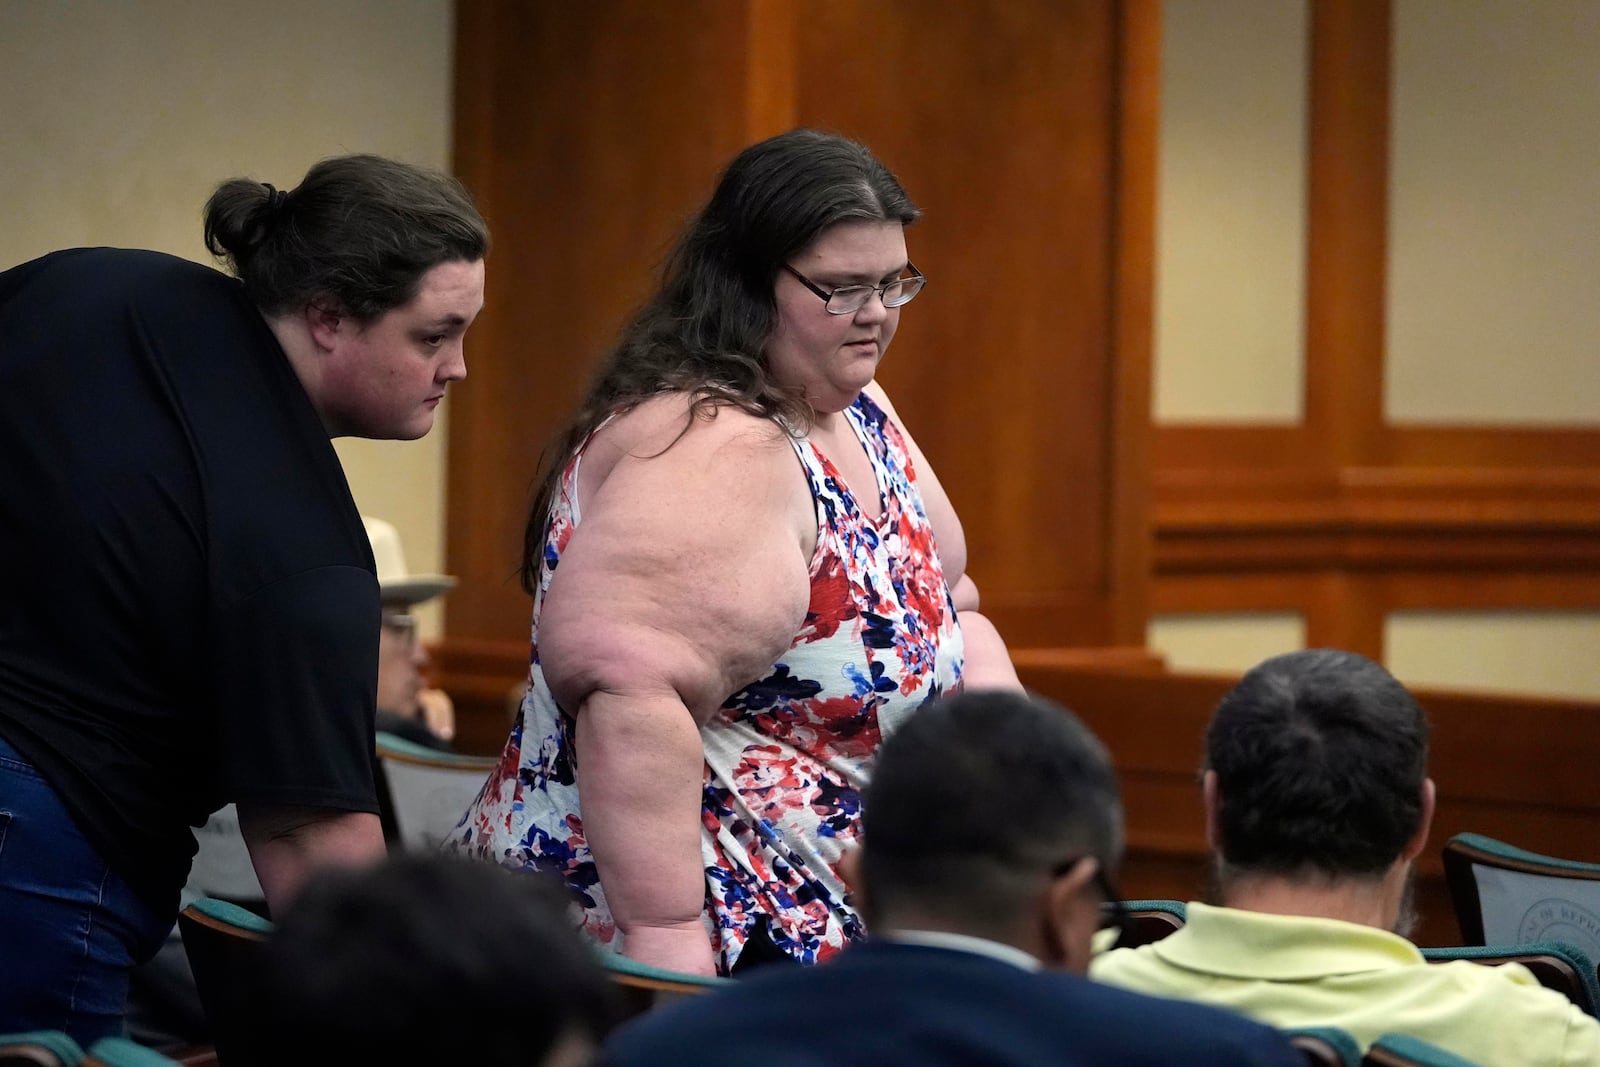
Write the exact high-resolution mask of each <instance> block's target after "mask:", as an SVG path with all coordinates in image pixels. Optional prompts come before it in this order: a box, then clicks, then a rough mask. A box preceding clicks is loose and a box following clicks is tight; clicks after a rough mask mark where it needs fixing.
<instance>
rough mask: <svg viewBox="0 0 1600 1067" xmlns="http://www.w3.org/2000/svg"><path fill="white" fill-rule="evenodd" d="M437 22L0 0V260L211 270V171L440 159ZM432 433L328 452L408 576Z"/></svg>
mask: <svg viewBox="0 0 1600 1067" xmlns="http://www.w3.org/2000/svg"><path fill="white" fill-rule="evenodd" d="M453 11H454V8H453V5H452V4H451V2H450V0H276V2H274V3H271V4H263V3H258V2H245V0H206V2H204V3H193V2H185V0H0V204H4V205H5V224H4V225H3V226H0V268H3V267H9V266H11V265H13V264H16V263H19V262H21V261H23V260H26V259H31V258H33V257H34V256H36V255H39V254H41V253H44V252H48V251H50V250H52V249H56V248H64V247H71V246H75V245H96V244H103V245H126V246H136V247H145V248H154V249H159V250H162V251H166V252H171V253H173V254H175V255H180V256H185V257H188V258H190V259H195V260H199V261H201V262H211V260H210V258H209V257H208V255H207V253H206V251H205V248H204V245H203V244H202V241H201V233H200V217H201V207H202V205H203V204H204V203H205V200H206V197H207V196H209V195H210V192H211V189H212V188H213V187H214V186H215V185H216V183H217V182H218V181H220V180H222V179H224V178H228V177H232V176H234V175H248V176H250V177H255V178H259V179H261V180H263V181H270V182H272V183H273V184H275V185H279V186H293V185H294V184H295V183H296V182H298V181H299V179H300V176H301V175H302V174H304V172H305V170H306V168H307V167H308V166H309V165H310V164H311V163H313V162H315V161H316V160H318V159H320V158H322V157H324V156H330V155H338V154H342V153H347V152H376V153H379V154H383V155H391V156H395V157H398V158H402V159H406V160H410V161H412V162H416V163H421V164H424V165H428V166H434V167H440V168H444V167H447V166H448V164H449V157H450V121H451V111H450V92H451V89H450V85H451V81H450V80H451V57H452V19H453ZM442 414H443V409H442V408H441V415H442ZM445 436H446V435H445V433H444V428H443V426H442V425H441V426H440V427H438V428H436V429H435V431H434V432H433V433H432V434H430V435H429V436H428V437H427V438H425V439H424V440H422V441H419V442H406V443H398V442H372V441H351V440H344V441H340V442H339V443H338V449H339V453H340V455H341V457H342V458H343V459H344V462H345V468H346V470H347V472H348V473H349V477H350V485H351V489H352V491H353V492H354V494H355V498H356V502H357V504H359V505H360V507H361V508H362V510H363V511H367V512H370V513H372V514H375V515H379V516H382V517H384V518H387V519H389V520H390V521H392V522H393V523H395V525H396V526H397V527H399V529H400V532H401V535H402V537H403V538H404V542H405V549H406V554H407V557H408V559H407V562H408V564H409V566H410V567H411V568H412V569H414V570H436V569H438V568H439V567H440V566H441V560H442V552H441V541H442V535H443V517H442V496H443V455H444V447H445ZM424 625H425V627H426V628H427V630H428V632H430V633H434V632H437V626H438V618H437V611H433V612H430V613H429V614H428V617H427V618H425V620H424Z"/></svg>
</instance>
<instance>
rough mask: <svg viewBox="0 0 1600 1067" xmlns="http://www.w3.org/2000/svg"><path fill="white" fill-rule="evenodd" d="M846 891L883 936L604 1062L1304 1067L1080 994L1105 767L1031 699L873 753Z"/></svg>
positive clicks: (1102, 828)
mask: <svg viewBox="0 0 1600 1067" xmlns="http://www.w3.org/2000/svg"><path fill="white" fill-rule="evenodd" d="M862 825H863V842H862V846H861V848H860V850H859V851H856V852H852V853H850V854H848V855H847V857H846V863H845V869H844V870H843V871H842V872H841V873H842V874H843V875H844V876H845V880H846V881H847V883H848V884H849V885H850V886H851V887H852V891H853V893H854V895H855V899H856V902H857V904H858V905H859V907H860V909H861V912H862V915H863V916H864V917H865V919H866V922H867V928H868V930H869V931H871V936H870V937H869V938H868V940H867V941H866V942H865V943H863V944H860V945H857V946H852V947H850V948H847V949H846V950H845V951H844V952H842V953H840V954H839V956H838V957H836V958H835V959H834V960H831V961H829V962H827V963H823V964H818V965H816V966H812V967H803V966H799V965H795V966H792V967H783V968H778V967H771V968H767V969H765V970H764V971H758V972H755V973H754V974H752V975H751V976H750V977H749V978H746V979H741V980H739V981H737V982H735V983H733V984H731V985H729V986H728V987H727V988H726V989H723V990H718V991H716V992H713V993H710V994H707V995H703V996H699V997H694V998H692V999H688V1000H685V1001H683V1002H681V1003H679V1004H675V1005H672V1006H670V1007H666V1008H662V1009H658V1010H656V1011H653V1012H650V1013H647V1014H645V1015H643V1016H640V1017H638V1018H636V1019H635V1020H634V1021H632V1022H630V1023H629V1024H627V1025H625V1026H623V1027H622V1028H621V1029H619V1030H618V1031H616V1032H615V1033H614V1034H613V1035H612V1038H611V1039H610V1040H609V1041H608V1042H607V1044H606V1046H605V1048H604V1049H603V1052H602V1062H603V1063H605V1064H607V1065H609V1067H633V1065H643V1064H663V1063H695V1064H697V1065H701V1067H709V1065H715V1064H757V1065H760V1067H799V1065H813V1064H815V1065H821V1064H827V1065H830V1067H837V1065H851V1064H861V1065H867V1064H872V1065H875V1067H881V1065H885V1064H888V1065H894V1064H917V1065H919V1067H929V1065H939V1064H999V1065H1006V1064H1017V1065H1022V1064H1026V1065H1029V1067H1035V1065H1038V1064H1056V1065H1099V1064H1108V1065H1109V1064H1115V1065H1117V1067H1140V1065H1144V1064H1149V1065H1156V1064H1160V1065H1163V1067H1166V1065H1170V1064H1174V1063H1183V1064H1186V1065H1190V1067H1204V1065H1207V1064H1216V1065H1218V1067H1223V1065H1227V1067H1251V1065H1261V1067H1268V1065H1270V1067H1301V1065H1303V1064H1304V1062H1305V1060H1304V1058H1303V1056H1302V1054H1301V1053H1299V1052H1297V1051H1296V1050H1295V1049H1294V1048H1293V1047H1292V1046H1291V1045H1290V1044H1289V1043H1288V1041H1287V1039H1286V1038H1285V1037H1284V1036H1283V1035H1281V1034H1280V1033H1278V1032H1277V1031H1275V1030H1272V1029H1269V1028H1268V1027H1265V1026H1263V1025H1261V1024H1259V1023H1255V1022H1251V1021H1249V1020H1247V1019H1245V1018H1244V1017H1243V1016H1240V1015H1236V1014H1234V1013H1231V1012H1227V1011H1223V1010H1221V1009H1217V1008H1209V1007H1204V1006H1202V1005H1198V1004H1192V1003H1184V1002H1179V1001H1174V1000H1167V999H1162V998H1156V997H1149V996H1144V995H1140V994H1135V993H1129V992H1126V991H1123V990H1119V989H1114V988H1111V987H1108V986H1101V985H1097V984H1095V983H1093V982H1091V981H1089V980H1088V979H1087V978H1085V977H1084V972H1085V970H1086V968H1087V966H1088V962H1089V956H1090V939H1091V937H1092V936H1093V934H1094V933H1095V931H1096V930H1097V929H1098V928H1099V926H1100V925H1101V915H1102V904H1104V903H1105V902H1107V901H1109V900H1114V899H1116V894H1115V892H1114V890H1112V888H1111V882H1110V875H1111V872H1112V871H1114V870H1115V869H1116V866H1117V863H1118V861H1119V859H1120V857H1121V853H1122V808H1121V802H1120V799H1119V795H1118V790H1117V784H1116V778H1115V775H1114V773H1113V771H1112V768H1111V762H1110V759H1109V758H1108V756H1107V753H1106V750H1105V748H1104V746H1103V745H1101V743H1100V741H1099V740H1098V739H1097V738H1096V737H1095V736H1094V735H1093V734H1092V733H1091V732H1090V731H1089V730H1088V729H1087V728H1086V727H1085V726H1084V725H1083V724H1082V723H1081V722H1079V721H1078V719H1077V718H1076V717H1074V716H1073V715H1072V713H1070V712H1068V711H1067V710H1066V709H1065V708H1062V707H1061V706H1059V705H1057V704H1053V703H1051V702H1049V701H1047V700H1043V699H1041V698H1039V697H1036V696H1030V695H1027V694H1023V693H1017V692H1012V691H999V690H989V691H985V690H978V691H969V692H963V693H958V694H956V695H953V696H949V697H946V698H943V699H941V700H938V701H935V702H934V703H932V704H930V705H929V706H928V707H926V708H924V709H922V710H921V711H919V712H917V713H916V714H915V715H913V716H912V717H911V718H910V719H909V720H908V721H907V722H906V723H905V724H904V725H903V726H902V727H901V728H900V729H899V731H898V732H896V733H895V734H894V735H892V736H891V737H890V739H889V740H888V741H886V742H885V743H884V745H883V748H882V749H881V750H880V753H879V758H878V762H877V766H876V768H875V770H874V773H873V779H872V782H871V784H870V785H869V786H868V789H867V792H866V794H865V796H864V799H863V824H862Z"/></svg>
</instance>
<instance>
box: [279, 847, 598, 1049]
mask: <svg viewBox="0 0 1600 1067" xmlns="http://www.w3.org/2000/svg"><path fill="white" fill-rule="evenodd" d="M264 955H265V962H264V968H263V973H262V976H261V987H260V989H261V997H262V1001H263V1007H264V1012H265V1016H266V1019H267V1026H266V1028H265V1029H266V1034H265V1036H264V1038H263V1042H264V1044H265V1045H267V1046H269V1047H268V1048H267V1049H264V1051H265V1052H267V1053H268V1054H267V1055H266V1056H265V1057H263V1059H262V1060H261V1062H266V1063H294V1064H307V1065H310V1064H317V1063H328V1064H333V1063H341V1064H342V1063H358V1062H372V1063H382V1062H390V1061H393V1062H401V1061H402V1060H403V1061H404V1062H421V1063H470V1064H474V1065H477V1067H499V1065H507V1067H510V1065H518V1067H535V1065H541V1064H542V1065H545V1067H572V1065H577V1064H583V1063H587V1062H589V1060H590V1058H591V1056H592V1053H593V1049H594V1047H595V1046H596V1045H597V1044H598V1042H599V1041H600V1039H601V1038H602V1037H603V1036H604V1035H605V1034H606V1032H607V1031H608V1030H609V1029H610V1027H611V1024H612V1020H613V1018H614V1014H613V1013H614V1006H613V1003H612V1000H611V997H612V988H611V985H610V982H609V981H608V979H607V977H606V974H605V972H604V970H603V968H602V967H601V965H600V963H599V960H598V958H597V957H596V955H595V952H594V949H593V948H592V946H590V944H589V943H588V942H587V941H585V940H584V939H583V938H582V936H581V935H580V934H579V933H578V932H577V929H576V927H575V925H574V922H573V920H572V919H571V918H570V917H569V914H568V908H567V900H566V895H565V894H564V893H563V892H562V891H561V889H560V888H558V887H557V886H555V885H554V884H552V883H550V882H548V881H547V880H545V879H544V878H542V877H540V876H537V875H533V874H527V873H519V872H513V871H509V870H507V869H505V868H503V867H501V866H500V865H498V864H492V863H484V862H481V861H474V860H466V859H458V858H454V857H450V856H445V855H441V854H437V853H415V854H393V855H391V856H390V857H389V858H388V859H387V860H385V861H384V862H383V863H380V864H378V865H376V866H372V867H367V868H362V869H329V870H326V871H323V872H321V873H320V874H319V875H317V876H316V877H315V878H313V879H312V880H311V882H309V883H308V884H307V886H306V887H305V889H304V890H302V892H301V893H300V895H299V896H297V897H296V898H295V900H294V902H293V904H292V905H291V906H290V908H289V909H288V911H287V912H286V913H285V914H284V915H283V916H281V917H280V919H279V920H278V923H277V928H276V929H275V930H274V931H273V933H272V935H271V936H270V938H269V939H268V941H267V946H266V950H265V953H264Z"/></svg>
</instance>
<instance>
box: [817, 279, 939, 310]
mask: <svg viewBox="0 0 1600 1067" xmlns="http://www.w3.org/2000/svg"><path fill="white" fill-rule="evenodd" d="M926 282H927V279H926V278H924V277H922V276H921V275H915V276H913V277H910V278H896V279H895V280H894V281H892V282H889V283H887V284H886V285H883V286H882V287H879V286H876V285H847V286H845V287H844V288H843V289H835V290H834V291H833V292H832V293H831V294H830V295H829V296H828V311H829V313H831V314H834V315H848V314H850V313H851V312H853V311H860V310H861V309H862V308H863V307H865V306H866V303H867V301H868V300H871V299H872V294H873V293H875V292H879V291H881V292H882V293H883V306H884V307H886V308H897V307H900V306H901V305H902V304H909V303H911V300H912V298H913V297H915V296H916V295H917V294H918V293H919V292H921V291H922V286H923V285H924V284H925V283H926Z"/></svg>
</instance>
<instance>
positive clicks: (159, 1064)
mask: <svg viewBox="0 0 1600 1067" xmlns="http://www.w3.org/2000/svg"><path fill="white" fill-rule="evenodd" d="M178 1063H179V1061H178V1060H175V1059H172V1058H170V1057H168V1056H163V1055H162V1054H161V1053H159V1052H157V1051H156V1050H155V1049H152V1048H146V1047H145V1046H143V1045H141V1044H139V1043H138V1042H136V1041H129V1040H128V1039H127V1038H124V1037H104V1038H101V1039H100V1040H99V1041H96V1042H95V1043H94V1044H92V1045H90V1046H89V1051H88V1053H87V1054H86V1055H85V1056H84V1057H83V1064H82V1067H178Z"/></svg>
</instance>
